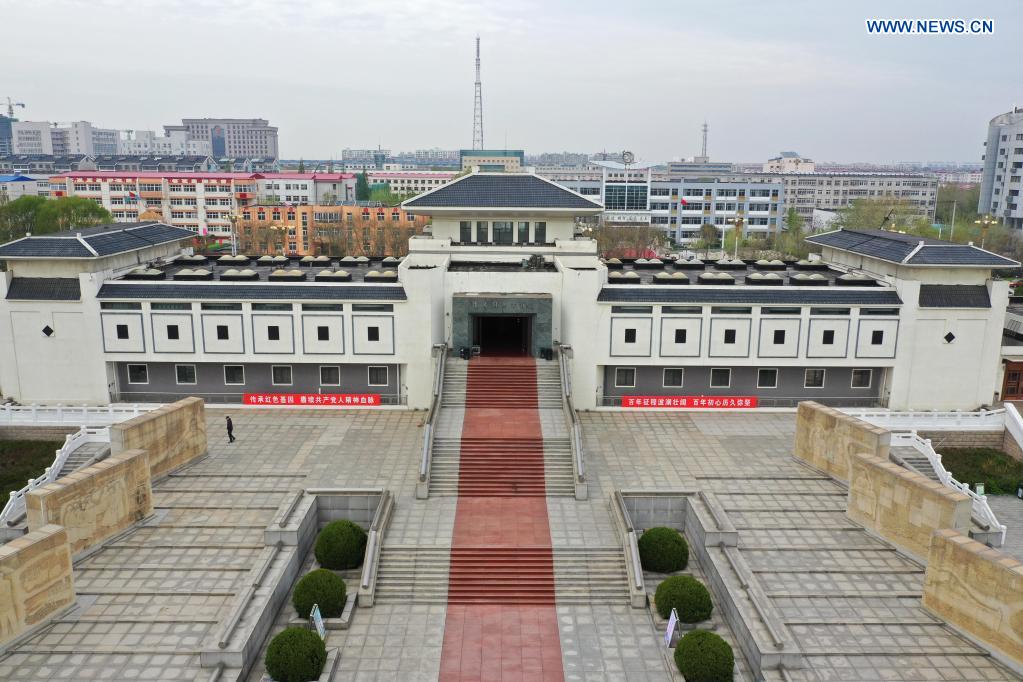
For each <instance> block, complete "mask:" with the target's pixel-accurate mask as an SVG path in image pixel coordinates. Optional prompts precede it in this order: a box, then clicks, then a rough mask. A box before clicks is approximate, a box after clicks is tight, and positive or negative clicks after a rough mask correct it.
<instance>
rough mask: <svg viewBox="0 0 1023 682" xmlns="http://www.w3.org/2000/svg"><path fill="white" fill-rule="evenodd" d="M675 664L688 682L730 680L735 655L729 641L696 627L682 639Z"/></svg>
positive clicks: (677, 647)
mask: <svg viewBox="0 0 1023 682" xmlns="http://www.w3.org/2000/svg"><path fill="white" fill-rule="evenodd" d="M675 665H677V666H678V671H679V672H680V673H682V677H684V678H685V679H686V682H727V681H728V680H731V679H732V670H733V669H734V668H735V655H734V654H733V653H732V647H730V646H729V645H728V642H726V641H725V640H723V639H721V637H719V636H718V635H716V634H714V633H713V632H708V631H707V630H693V631H692V632H689V633H687V634H686V636H685V637H683V638H682V639H680V640H679V641H678V646H676V647H675Z"/></svg>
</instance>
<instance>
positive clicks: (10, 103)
mask: <svg viewBox="0 0 1023 682" xmlns="http://www.w3.org/2000/svg"><path fill="white" fill-rule="evenodd" d="M6 99H7V118H14V107H21V108H22V109H24V108H25V103H24V102H15V101H14V100H13V99H11V98H10V97H7V98H6Z"/></svg>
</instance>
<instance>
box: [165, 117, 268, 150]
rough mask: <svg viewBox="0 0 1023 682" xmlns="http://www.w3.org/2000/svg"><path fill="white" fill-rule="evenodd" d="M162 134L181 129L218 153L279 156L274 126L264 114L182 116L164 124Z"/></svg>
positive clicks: (172, 133)
mask: <svg viewBox="0 0 1023 682" xmlns="http://www.w3.org/2000/svg"><path fill="white" fill-rule="evenodd" d="M163 130H164V135H166V136H167V137H172V136H174V135H176V134H180V133H184V134H185V135H186V137H187V139H188V140H192V141H202V142H209V143H210V146H211V153H212V154H213V156H214V157H216V158H218V159H219V158H222V157H226V156H229V157H240V156H245V157H269V158H272V159H276V158H279V154H278V145H277V128H276V127H275V126H272V125H270V122H269V121H267V120H266V119H264V118H183V119H181V125H166V126H164V127H163Z"/></svg>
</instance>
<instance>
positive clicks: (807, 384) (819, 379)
mask: <svg viewBox="0 0 1023 682" xmlns="http://www.w3.org/2000/svg"><path fill="white" fill-rule="evenodd" d="M803 388H824V370H823V369H808V370H806V372H805V373H804V374H803Z"/></svg>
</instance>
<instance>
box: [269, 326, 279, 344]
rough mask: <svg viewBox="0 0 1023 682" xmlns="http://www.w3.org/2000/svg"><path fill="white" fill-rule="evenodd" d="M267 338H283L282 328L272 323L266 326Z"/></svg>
mask: <svg viewBox="0 0 1023 682" xmlns="http://www.w3.org/2000/svg"><path fill="white" fill-rule="evenodd" d="M266 338H267V339H268V340H270V341H280V340H281V328H280V327H278V326H277V325H275V324H274V325H270V326H269V327H267V328H266Z"/></svg>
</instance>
